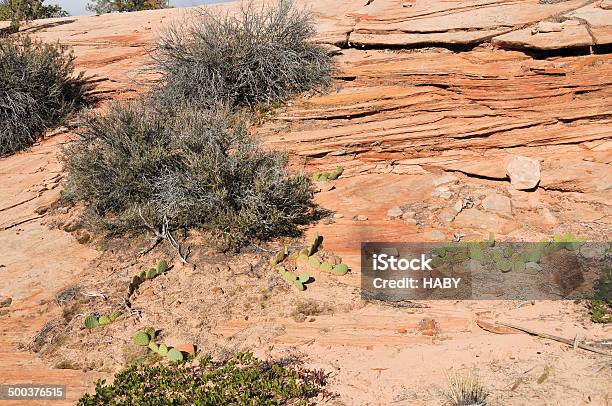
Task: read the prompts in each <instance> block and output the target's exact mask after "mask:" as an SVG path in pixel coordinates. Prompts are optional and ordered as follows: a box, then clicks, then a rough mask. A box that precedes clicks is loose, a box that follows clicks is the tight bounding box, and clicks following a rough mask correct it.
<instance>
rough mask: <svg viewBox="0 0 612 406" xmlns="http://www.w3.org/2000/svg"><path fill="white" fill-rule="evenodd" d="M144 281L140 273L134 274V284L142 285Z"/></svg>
mask: <svg viewBox="0 0 612 406" xmlns="http://www.w3.org/2000/svg"><path fill="white" fill-rule="evenodd" d="M141 283H142V279H140V276H139V275H134V277H133V278H132V285H134V286H136V287H138V285H140V284H141Z"/></svg>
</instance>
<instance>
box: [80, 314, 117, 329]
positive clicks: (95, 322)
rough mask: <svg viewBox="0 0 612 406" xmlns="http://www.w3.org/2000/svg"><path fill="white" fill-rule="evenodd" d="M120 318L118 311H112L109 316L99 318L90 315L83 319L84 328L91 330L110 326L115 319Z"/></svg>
mask: <svg viewBox="0 0 612 406" xmlns="http://www.w3.org/2000/svg"><path fill="white" fill-rule="evenodd" d="M120 316H121V312H120V311H114V312H113V313H111V315H110V316H108V315H102V316H100V317H97V316H95V315H93V314H92V315H89V316H87V317H85V327H87V328H88V329H90V330H91V329H93V328H96V327H98V326H106V325H107V324H111V323H112V322H113V321H115V320H117V318H119V317H120Z"/></svg>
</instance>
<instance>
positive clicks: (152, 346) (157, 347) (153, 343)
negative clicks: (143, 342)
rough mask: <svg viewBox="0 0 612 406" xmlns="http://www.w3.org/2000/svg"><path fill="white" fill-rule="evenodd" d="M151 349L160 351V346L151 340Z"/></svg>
mask: <svg viewBox="0 0 612 406" xmlns="http://www.w3.org/2000/svg"><path fill="white" fill-rule="evenodd" d="M149 349H150V350H151V351H153V352H156V353H159V346H158V345H157V344H156V343H155V341H150V342H149Z"/></svg>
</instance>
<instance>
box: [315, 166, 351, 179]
mask: <svg viewBox="0 0 612 406" xmlns="http://www.w3.org/2000/svg"><path fill="white" fill-rule="evenodd" d="M343 172H344V168H343V167H341V166H338V167H337V168H336V170H334V171H333V172H315V173H313V174H312V180H314V181H315V182H327V181H328V180H336V179H338V178H339V177H340V175H342V173H343Z"/></svg>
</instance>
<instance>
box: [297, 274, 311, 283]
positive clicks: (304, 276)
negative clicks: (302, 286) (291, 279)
mask: <svg viewBox="0 0 612 406" xmlns="http://www.w3.org/2000/svg"><path fill="white" fill-rule="evenodd" d="M298 280H299V281H300V282H302V283H306V282H308V281H309V280H310V274H309V273H308V272H305V271H304V272H302V273H301V274H300V275H299V276H298Z"/></svg>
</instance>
